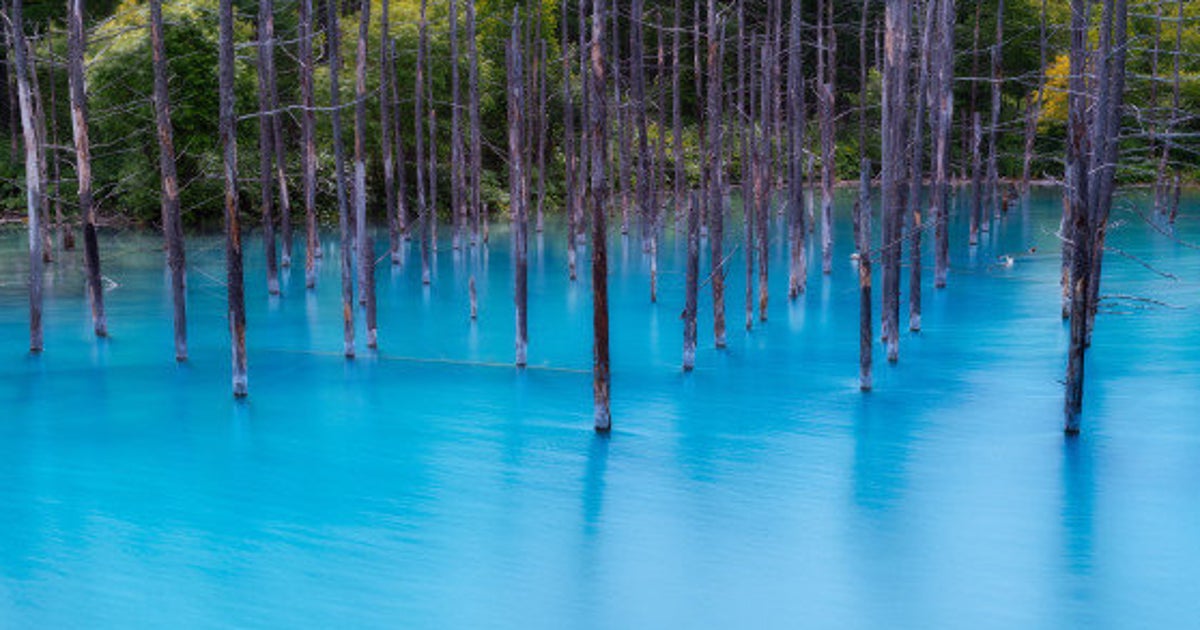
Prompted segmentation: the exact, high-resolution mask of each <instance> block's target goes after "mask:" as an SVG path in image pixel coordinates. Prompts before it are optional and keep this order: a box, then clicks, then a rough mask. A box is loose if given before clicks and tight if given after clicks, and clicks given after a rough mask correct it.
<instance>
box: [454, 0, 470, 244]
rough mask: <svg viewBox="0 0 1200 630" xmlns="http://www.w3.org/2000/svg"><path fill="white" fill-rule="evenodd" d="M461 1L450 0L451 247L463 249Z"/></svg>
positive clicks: (463, 178)
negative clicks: (460, 78) (459, 22)
mask: <svg viewBox="0 0 1200 630" xmlns="http://www.w3.org/2000/svg"><path fill="white" fill-rule="evenodd" d="M458 64H459V54H458V0H450V205H451V206H452V211H451V216H452V217H453V219H454V238H453V243H452V247H453V248H454V249H461V248H462V244H463V243H464V242H465V241H466V231H467V212H466V204H465V203H464V200H463V193H464V190H465V186H466V182H465V173H464V172H463V171H464V170H465V165H464V164H463V151H464V148H463V138H462V120H461V119H462V115H461V112H460V110H461V101H462V94H461V89H460V88H459V77H458Z"/></svg>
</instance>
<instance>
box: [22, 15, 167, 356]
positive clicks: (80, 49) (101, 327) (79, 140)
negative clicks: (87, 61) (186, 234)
mask: <svg viewBox="0 0 1200 630" xmlns="http://www.w3.org/2000/svg"><path fill="white" fill-rule="evenodd" d="M155 1H156V2H157V0H155ZM83 4H84V0H70V2H69V3H68V5H67V8H68V15H67V27H68V29H69V34H68V36H67V49H68V52H67V77H68V80H69V82H70V90H71V125H72V131H73V135H74V138H75V172H76V176H77V178H78V180H79V214H80V217H81V218H82V219H83V268H84V278H85V282H86V285H87V295H88V301H89V302H90V304H91V307H92V330H93V331H95V334H96V336H97V337H107V336H108V321H107V318H106V317H105V315H104V286H103V285H102V284H101V282H100V246H99V241H98V239H97V237H96V206H95V203H94V201H93V199H92V151H91V139H90V136H89V135H88V103H87V89H86V86H85V82H84V73H83V57H84V51H85V49H86V47H87V40H86V31H85V30H84V28H83ZM168 129H169V127H168ZM10 133H12V134H14V136H15V134H16V129H10ZM169 242H170V239H169V238H168V244H169ZM172 270H173V269H172ZM179 332H180V331H179V330H177V331H176V352H175V354H176V356H177V357H178V356H179V354H180V353H179V341H180V335H179V334H178V333H179ZM183 356H184V357H186V356H187V346H186V342H185V345H184V346H183Z"/></svg>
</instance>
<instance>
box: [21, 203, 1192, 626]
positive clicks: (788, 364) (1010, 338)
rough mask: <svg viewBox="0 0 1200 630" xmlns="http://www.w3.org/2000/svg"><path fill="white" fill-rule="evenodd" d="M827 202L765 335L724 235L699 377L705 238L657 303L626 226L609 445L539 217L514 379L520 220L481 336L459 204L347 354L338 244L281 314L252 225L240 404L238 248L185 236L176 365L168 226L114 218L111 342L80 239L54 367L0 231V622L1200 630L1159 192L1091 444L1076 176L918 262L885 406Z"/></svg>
mask: <svg viewBox="0 0 1200 630" xmlns="http://www.w3.org/2000/svg"><path fill="white" fill-rule="evenodd" d="M839 194H840V195H841V196H840V197H839V206H838V223H837V224H838V230H839V231H838V233H837V241H836V249H837V253H836V256H835V258H834V260H835V267H834V274H833V276H832V277H831V278H824V277H822V276H821V275H820V269H819V256H818V255H816V253H815V252H811V250H810V252H811V253H813V254H814V255H813V258H812V261H813V262H812V265H811V266H810V269H811V270H812V271H813V273H812V274H811V276H810V282H809V291H808V293H807V294H806V295H804V296H803V297H802V298H800V299H799V300H798V301H796V302H789V301H788V300H787V299H786V282H787V280H786V262H785V260H786V259H785V252H784V250H783V248H781V247H778V246H776V247H775V249H774V250H773V252H772V259H771V261H770V262H771V286H772V291H773V294H772V302H771V304H770V311H769V314H770V321H769V322H768V323H766V324H760V323H758V322H756V323H755V326H754V329H753V330H752V331H751V332H748V333H747V332H744V331H743V329H742V322H743V312H744V311H743V299H744V298H743V296H744V285H743V279H744V268H743V266H742V265H743V261H742V258H741V253H742V251H741V249H740V247H739V245H738V244H740V243H741V241H742V231H741V227H740V225H737V224H735V225H733V226H731V227H730V228H729V230H728V231H727V235H728V237H729V241H728V246H729V247H730V248H733V247H738V249H737V251H736V253H735V254H734V256H733V257H732V258H731V259H730V262H729V264H730V265H731V270H730V273H729V293H728V311H727V312H728V319H729V323H730V327H729V331H730V333H729V348H728V349H727V350H725V351H716V350H714V349H713V347H712V313H711V294H710V292H709V291H708V289H707V288H706V289H705V291H704V292H703V294H702V295H703V298H702V301H701V319H700V333H701V336H700V352H699V356H698V359H697V370H696V371H695V373H693V374H691V375H684V374H682V373H681V371H680V369H679V364H680V352H681V339H682V332H681V330H682V324H681V321H680V318H679V313H680V311H681V310H682V299H683V273H682V270H683V268H684V264H683V263H684V260H683V250H684V248H683V247H681V246H680V243H678V242H677V241H676V240H675V238H674V235H673V231H672V230H670V229H668V230H667V234H666V236H665V240H664V242H663V244H662V247H661V250H660V251H661V263H660V272H661V276H660V277H661V286H660V288H659V303H658V304H657V305H652V304H650V303H649V300H648V294H649V291H648V264H647V261H646V259H645V258H644V256H643V255H642V253H641V248H640V245H639V244H638V242H637V241H636V239H634V238H633V237H630V239H629V240H624V239H622V238H621V237H620V236H619V235H616V234H614V235H613V237H612V240H611V241H610V242H611V245H610V255H611V262H612V276H611V278H610V285H609V286H610V290H611V305H612V340H613V379H614V382H613V416H614V432H613V434H612V436H611V437H610V438H607V439H605V438H601V437H597V436H596V435H595V434H593V432H592V430H591V376H590V371H589V370H590V366H591V300H590V289H589V285H588V282H587V278H588V277H589V274H588V273H587V272H586V271H585V269H586V267H585V266H582V264H581V273H580V280H579V281H578V282H577V283H574V284H572V283H570V282H568V280H567V276H566V262H565V252H564V247H563V237H562V230H561V226H558V225H552V226H551V227H550V228H549V231H548V232H547V233H546V234H545V235H544V237H543V238H537V239H533V238H531V251H530V261H531V263H530V309H529V310H530V321H529V330H530V345H529V357H530V369H527V370H525V371H523V372H522V371H517V370H516V369H514V368H511V367H509V366H508V365H507V364H509V363H511V361H512V358H513V309H512V300H511V267H510V257H509V250H510V247H509V241H508V233H507V229H506V228H505V226H503V225H500V224H494V225H493V232H492V239H491V244H490V247H489V248H488V252H487V256H486V270H485V271H483V272H481V275H480V278H479V291H480V303H481V306H480V319H479V321H478V323H474V324H473V323H472V322H471V321H470V320H469V317H468V312H469V311H468V302H467V293H466V286H467V276H466V271H467V269H468V268H469V266H468V263H470V262H471V261H470V258H469V257H468V258H467V259H466V260H464V259H463V257H462V256H461V255H458V254H455V253H454V252H453V251H452V250H451V249H450V247H449V240H448V237H449V230H448V229H447V228H446V226H442V232H441V233H442V236H443V239H444V240H443V246H442V248H441V251H440V252H439V253H438V256H437V271H436V278H435V282H434V284H433V286H432V287H431V288H424V287H422V286H421V284H420V279H419V277H420V274H419V258H418V253H417V251H416V248H415V247H410V248H409V249H408V251H407V254H406V261H405V266H404V267H403V268H398V269H394V268H392V267H390V266H388V265H386V264H382V265H381V266H380V269H379V272H378V278H379V280H378V284H379V288H378V291H379V303H380V307H379V312H380V317H379V336H380V344H381V350H380V352H379V353H378V354H375V353H368V352H366V351H365V348H363V347H362V339H363V337H362V335H361V333H360V338H359V341H360V357H359V358H358V359H356V360H354V361H350V362H347V361H345V360H344V359H343V358H342V357H341V356H340V351H341V327H340V304H339V298H338V295H339V290H340V289H339V283H338V269H337V261H338V255H337V250H336V238H335V236H334V235H331V234H326V235H325V241H324V243H325V245H324V252H325V257H324V263H323V265H322V267H321V277H320V285H319V288H318V290H317V291H316V292H315V293H306V292H305V291H304V288H303V265H302V260H303V257H302V249H301V248H302V244H301V241H300V239H297V249H296V253H297V262H299V263H301V264H300V265H298V266H295V267H293V268H292V270H291V271H290V272H289V274H288V276H287V278H286V279H285V282H284V289H285V294H284V295H283V296H282V297H281V298H269V297H268V296H267V294H266V290H265V280H264V277H263V276H264V272H263V261H262V249H261V241H259V240H257V239H251V240H250V246H249V248H248V251H247V258H246V270H247V287H248V291H247V306H248V319H249V332H248V343H249V357H250V398H249V399H248V401H246V402H245V403H238V402H235V401H234V400H233V399H232V397H231V396H230V383H229V350H228V345H227V343H228V342H227V328H226V323H225V308H224V299H225V294H224V289H223V287H222V285H221V283H220V278H222V277H223V275H224V267H223V258H222V256H223V251H222V245H221V240H220V239H219V238H218V237H215V236H195V237H190V238H189V242H188V250H189V251H188V256H189V284H190V286H189V298H188V299H189V309H190V310H189V316H190V335H191V338H190V347H191V357H192V358H191V361H189V362H188V363H187V364H186V365H182V366H176V365H175V363H174V361H173V360H172V359H173V351H172V346H171V322H170V302H169V299H170V298H169V294H168V292H167V290H166V281H167V278H166V275H165V273H164V269H163V254H162V253H161V251H159V250H158V249H157V247H158V245H159V238H158V237H157V236H156V235H154V234H147V233H134V232H105V233H104V234H103V235H102V246H103V248H104V249H103V265H104V273H105V275H106V276H108V277H109V278H111V279H112V280H113V281H114V282H115V283H116V285H115V287H114V288H111V289H110V290H109V291H108V293H107V300H108V308H109V322H110V329H111V332H112V338H111V340H108V341H105V342H97V341H95V340H93V339H92V338H91V336H90V329H89V325H88V315H87V314H88V309H87V305H86V303H85V301H84V298H83V291H82V276H81V273H80V271H79V268H80V262H79V254H78V253H75V254H69V255H66V256H65V257H64V258H63V260H62V261H60V262H59V263H56V264H55V265H54V266H53V267H52V268H51V270H50V272H49V278H48V281H47V282H48V294H47V295H48V298H47V320H46V351H45V353H44V355H42V356H40V357H32V356H30V355H28V353H27V352H26V348H27V333H26V330H27V323H26V322H27V319H26V317H27V310H26V308H27V307H26V301H25V300H26V293H25V280H24V278H25V275H24V257H25V255H24V253H23V250H24V246H23V243H24V235H23V233H22V232H21V231H19V230H16V229H13V228H10V229H8V230H6V231H4V232H2V233H0V506H2V516H0V627H4V628H50V627H64V628H65V627H80V628H82V627H87V628H100V627H224V626H238V627H406V628H425V627H429V628H446V627H457V628H483V627H499V628H566V627H571V628H575V627H578V628H652V627H658V628H684V627H721V628H734V627H786V628H791V627H801V626H816V627H839V628H855V627H921V628H925V627H1053V628H1061V627H1185V626H1193V627H1194V625H1195V624H1197V623H1198V622H1200V491H1198V490H1197V488H1198V487H1200V317H1198V316H1197V311H1198V309H1200V291H1198V288H1200V251H1197V250H1195V249H1192V248H1189V247H1187V246H1184V245H1181V244H1178V243H1176V242H1174V241H1173V240H1172V239H1170V238H1167V237H1166V236H1163V235H1162V234H1160V233H1159V232H1157V231H1156V230H1154V229H1153V228H1151V227H1150V226H1149V225H1147V224H1146V223H1145V222H1144V221H1142V220H1141V219H1140V218H1139V217H1138V215H1137V213H1136V212H1135V209H1136V210H1139V211H1141V212H1147V210H1146V199H1145V196H1144V195H1142V194H1141V193H1130V194H1128V195H1126V196H1124V197H1122V198H1120V199H1119V200H1118V202H1117V207H1116V209H1115V210H1114V220H1116V221H1117V224H1116V225H1115V226H1114V228H1113V229H1112V231H1111V233H1110V239H1109V241H1110V244H1112V245H1113V246H1114V247H1116V248H1119V249H1120V250H1121V251H1122V252H1123V253H1124V255H1123V254H1119V253H1116V252H1110V253H1109V254H1108V256H1107V258H1106V263H1105V277H1104V286H1103V289H1102V293H1104V294H1110V295H1113V294H1121V295H1128V296H1136V297H1144V298H1151V299H1153V300H1157V301H1158V302H1161V303H1164V304H1165V305H1163V304H1156V303H1151V302H1144V301H1136V300H1129V299H1123V300H1118V301H1112V302H1110V303H1109V305H1108V306H1107V307H1106V308H1105V312H1104V313H1103V314H1102V315H1101V316H1100V317H1099V319H1098V322H1097V327H1096V333H1095V343H1094V345H1093V347H1092V349H1091V351H1090V354H1089V364H1088V372H1087V389H1086V405H1085V415H1084V425H1083V431H1084V433H1083V435H1082V436H1081V437H1080V438H1078V439H1073V440H1072V439H1066V438H1064V436H1063V434H1062V431H1061V420H1062V418H1061V415H1062V414H1061V405H1062V391H1061V390H1062V386H1061V384H1060V379H1061V378H1062V373H1063V367H1064V364H1065V352H1066V328H1065V325H1064V324H1063V322H1062V321H1061V319H1060V317H1059V286H1058V278H1059V275H1058V268H1059V267H1058V266H1059V248H1058V245H1057V238H1056V237H1055V236H1054V232H1055V229H1056V228H1057V223H1058V214H1059V212H1060V209H1061V205H1060V197H1059V194H1058V193H1057V191H1054V190H1040V191H1037V192H1036V196H1035V198H1034V199H1033V201H1032V203H1031V204H1030V205H1029V207H1028V208H1024V209H1022V208H1020V207H1016V208H1014V209H1013V211H1012V212H1011V213H1010V214H1009V216H1008V217H1007V218H1005V219H1004V220H1002V221H998V222H996V223H995V224H994V227H993V229H992V231H991V233H990V234H989V235H987V236H986V237H985V240H984V242H983V244H982V245H981V246H980V247H979V248H978V249H977V251H974V252H970V251H969V250H968V248H967V247H966V245H965V237H966V224H965V212H964V211H963V209H960V211H959V213H958V215H957V216H956V217H955V219H954V223H953V225H952V228H951V229H952V238H953V247H952V255H953V264H952V273H951V277H950V286H949V287H948V288H947V289H945V290H941V291H935V290H934V289H933V288H932V286H931V283H930V282H929V280H928V279H929V278H930V276H929V275H926V278H927V281H926V286H925V291H924V295H925V315H924V331H923V332H921V333H920V334H907V333H906V334H905V335H904V338H903V340H902V342H901V359H900V362H899V364H897V365H895V366H889V365H887V363H886V362H885V361H884V360H883V359H882V356H883V352H882V347H880V346H877V355H876V362H875V381H876V383H875V385H876V387H875V391H874V392H873V393H870V394H865V395H864V394H862V393H860V392H859V391H858V387H857V335H858V329H857V322H858V302H857V299H858V296H857V285H856V281H855V271H854V268H853V264H852V262H851V261H850V253H851V248H850V240H851V237H850V230H849V222H848V220H847V218H848V212H849V207H850V206H849V204H850V200H851V197H850V196H849V195H850V191H845V192H844V193H839ZM1198 215H1200V198H1198V197H1197V196H1195V195H1189V196H1187V197H1186V198H1185V207H1184V211H1183V214H1182V216H1181V218H1180V220H1179V225H1178V232H1177V236H1178V237H1179V238H1181V239H1183V240H1186V241H1189V242H1192V243H1195V242H1200V220H1198V218H1197V217H1198ZM876 234H878V232H876ZM379 236H380V237H381V238H379V239H378V240H379V241H380V242H381V244H380V253H381V254H382V253H383V252H382V247H383V245H382V242H384V241H386V239H385V238H382V237H383V236H384V235H383V234H382V233H381V234H380V235H379ZM810 242H816V241H810ZM928 242H929V241H928V239H927V241H926V243H927V244H928ZM774 243H775V244H776V245H778V243H779V231H778V229H777V230H776V231H775V241H774ZM414 245H415V244H414ZM1034 247H1036V252H1031V251H1030V248H1034ZM1001 255H1011V256H1013V258H1014V259H1015V262H1014V264H1013V265H1012V266H1011V268H1010V267H1005V266H1003V265H997V264H996V261H997V257H998V256H1001ZM1131 257H1136V260H1135V259H1134V258H1131ZM585 260H587V259H586V257H583V258H581V261H585ZM926 261H927V262H926V267H927V269H930V270H931V269H932V259H931V257H929V256H927V257H926ZM1138 261H1142V262H1138ZM1143 262H1144V263H1145V264H1147V265H1150V266H1152V267H1154V268H1156V269H1158V270H1160V271H1163V272H1167V273H1169V274H1173V275H1174V276H1176V277H1177V279H1174V280H1173V279H1171V278H1168V277H1164V276H1163V275H1160V274H1157V273H1154V272H1152V271H1150V270H1148V269H1147V268H1146V267H1145V266H1144V265H1143V264H1142V263H1143ZM702 268H703V269H707V268H708V263H707V260H706V261H704V262H703V263H702ZM876 286H877V287H878V286H879V283H878V282H876ZM905 295H907V292H906V293H905ZM905 299H907V298H906V297H905ZM876 308H877V309H878V304H876ZM876 314H878V310H877V311H876ZM904 320H905V321H907V317H906V316H905V317H904ZM359 322H360V328H361V317H360V319H359ZM877 332H878V329H877Z"/></svg>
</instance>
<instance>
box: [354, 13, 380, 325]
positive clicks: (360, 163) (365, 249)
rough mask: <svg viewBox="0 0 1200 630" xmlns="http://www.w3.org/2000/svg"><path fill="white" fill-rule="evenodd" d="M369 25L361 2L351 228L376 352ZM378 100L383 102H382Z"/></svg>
mask: <svg viewBox="0 0 1200 630" xmlns="http://www.w3.org/2000/svg"><path fill="white" fill-rule="evenodd" d="M370 24H371V0H362V8H361V9H359V22H358V56H357V59H356V62H357V63H355V67H354V94H355V100H354V216H355V220H354V225H355V227H356V229H357V231H358V233H357V234H356V236H355V239H354V240H355V242H356V243H357V245H358V278H359V293H360V295H361V298H362V299H361V301H362V302H363V303H364V304H366V307H367V313H366V315H367V347H368V348H377V347H379V344H378V333H377V331H376V329H375V295H374V291H373V284H374V279H373V278H372V277H371V275H372V273H373V272H374V269H375V252H374V250H373V249H372V248H371V243H372V239H371V238H370V237H369V236H368V234H367V32H368V28H369V26H370ZM380 100H383V99H382V98H381V99H380Z"/></svg>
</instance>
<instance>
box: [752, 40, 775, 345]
mask: <svg viewBox="0 0 1200 630" xmlns="http://www.w3.org/2000/svg"><path fill="white" fill-rule="evenodd" d="M774 56H775V51H774V50H772V44H771V40H770V38H766V39H764V40H763V48H762V59H763V63H762V73H763V78H762V96H761V98H760V103H759V104H760V106H761V108H762V114H761V115H762V133H761V134H760V135H759V142H758V149H757V151H756V154H757V159H756V160H755V161H756V163H757V168H755V171H756V177H755V193H756V195H755V197H756V199H755V206H756V208H757V211H758V216H757V218H756V220H755V227H757V228H758V321H760V322H765V321H767V300H768V298H769V296H770V290H769V285H768V281H767V272H768V266H769V263H770V261H771V256H770V253H771V252H770V248H771V236H770V227H771V217H770V212H769V210H770V207H771V183H772V177H771V164H770V161H771V128H770V126H769V125H768V121H769V120H770V117H771V112H772V110H773V108H774V100H775V99H774V89H773V88H772V87H771V83H772V74H771V73H772V72H773V66H774V61H773V58H774Z"/></svg>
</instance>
